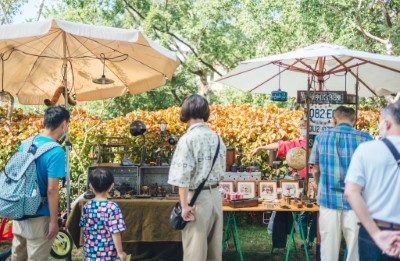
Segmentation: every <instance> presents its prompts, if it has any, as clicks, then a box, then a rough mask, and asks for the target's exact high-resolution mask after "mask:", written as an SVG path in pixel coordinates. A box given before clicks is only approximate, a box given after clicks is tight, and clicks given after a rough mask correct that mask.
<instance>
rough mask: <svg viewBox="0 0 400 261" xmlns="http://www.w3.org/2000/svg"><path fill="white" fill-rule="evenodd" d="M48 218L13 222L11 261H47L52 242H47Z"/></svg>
mask: <svg viewBox="0 0 400 261" xmlns="http://www.w3.org/2000/svg"><path fill="white" fill-rule="evenodd" d="M49 222H50V217H37V218H29V219H26V220H22V221H13V234H14V239H13V242H12V260H13V261H27V260H28V261H47V260H48V257H49V254H50V250H51V247H52V245H53V242H54V239H53V240H47V239H46V235H47V232H48V230H49Z"/></svg>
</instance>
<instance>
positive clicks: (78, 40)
mask: <svg viewBox="0 0 400 261" xmlns="http://www.w3.org/2000/svg"><path fill="white" fill-rule="evenodd" d="M71 36H72V37H73V38H75V40H77V41H78V42H79V43H80V44H81V45H82V46H83V47H85V48H86V49H87V52H88V53H91V54H92V55H94V57H96V55H95V54H94V53H93V52H91V51H90V50H89V48H87V47H86V45H84V44H83V43H82V42H81V41H80V40H79V39H77V38H76V37H75V36H74V35H71ZM99 44H100V43H99ZM100 45H103V44H100ZM105 47H107V48H109V49H111V50H114V49H113V48H110V47H108V46H105ZM114 51H115V52H118V53H121V52H119V51H116V50H114ZM121 54H122V53H121ZM128 57H129V56H128ZM71 66H72V64H71ZM107 67H108V66H107ZM108 68H109V69H110V72H111V73H112V74H113V75H114V76H115V77H116V78H117V79H118V80H120V81H121V82H122V83H123V84H124V85H125V87H128V85H127V84H126V83H125V81H123V80H122V79H121V78H120V77H119V76H118V75H117V74H116V73H114V72H113V71H112V70H111V68H110V67H108ZM161 74H162V73H161ZM162 75H164V74H162Z"/></svg>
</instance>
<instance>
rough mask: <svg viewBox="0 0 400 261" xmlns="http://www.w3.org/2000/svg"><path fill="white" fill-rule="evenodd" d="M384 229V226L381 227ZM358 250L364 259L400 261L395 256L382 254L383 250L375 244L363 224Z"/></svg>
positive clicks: (359, 234) (366, 260) (369, 260)
mask: <svg viewBox="0 0 400 261" xmlns="http://www.w3.org/2000/svg"><path fill="white" fill-rule="evenodd" d="M381 229H382V230H384V228H381ZM358 251H359V254H360V260H362V261H398V260H399V259H397V258H395V257H390V256H387V255H384V254H382V250H381V249H380V248H379V247H378V246H377V245H376V244H375V242H374V240H373V239H372V238H371V237H370V235H369V234H368V231H367V230H366V229H365V228H364V227H363V226H361V227H360V231H359V232H358Z"/></svg>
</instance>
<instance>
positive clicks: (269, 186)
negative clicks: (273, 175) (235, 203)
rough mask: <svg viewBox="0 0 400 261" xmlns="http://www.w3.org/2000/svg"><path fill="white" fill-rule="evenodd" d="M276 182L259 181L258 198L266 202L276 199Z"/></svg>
mask: <svg viewBox="0 0 400 261" xmlns="http://www.w3.org/2000/svg"><path fill="white" fill-rule="evenodd" d="M277 189H278V182H277V181H276V180H260V181H259V182H258V196H259V197H260V198H263V199H266V200H273V199H276V198H277V197H278V193H277Z"/></svg>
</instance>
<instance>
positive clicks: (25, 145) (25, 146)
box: [22, 135, 37, 153]
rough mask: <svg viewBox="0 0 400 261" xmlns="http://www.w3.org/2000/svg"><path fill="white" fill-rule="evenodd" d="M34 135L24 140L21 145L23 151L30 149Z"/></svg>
mask: <svg viewBox="0 0 400 261" xmlns="http://www.w3.org/2000/svg"><path fill="white" fill-rule="evenodd" d="M36 136H37V135H35V136H32V137H30V138H28V139H26V140H25V142H24V147H23V149H22V151H23V152H26V153H28V152H29V150H30V149H31V147H32V145H33V141H34V140H35V138H36Z"/></svg>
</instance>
